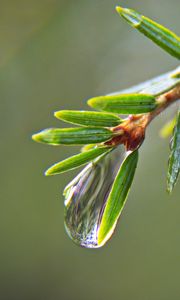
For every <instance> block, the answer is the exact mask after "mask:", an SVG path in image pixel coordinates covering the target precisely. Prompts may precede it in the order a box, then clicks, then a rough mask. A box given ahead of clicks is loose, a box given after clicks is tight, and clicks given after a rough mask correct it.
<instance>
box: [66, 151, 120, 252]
mask: <svg viewBox="0 0 180 300" xmlns="http://www.w3.org/2000/svg"><path fill="white" fill-rule="evenodd" d="M124 157H125V151H124V150H123V147H122V146H120V147H118V148H117V149H116V150H113V151H112V152H110V153H109V154H107V155H105V156H103V157H101V158H100V159H96V161H94V162H92V163H90V164H88V165H87V166H86V167H85V168H84V169H83V171H82V172H81V173H80V174H78V176H77V177H76V178H75V179H74V180H73V181H72V182H71V183H70V184H69V185H68V186H67V187H66V188H65V190H64V196H65V203H64V204H65V227H66V231H67V233H68V235H69V236H70V238H71V239H72V240H73V241H74V242H75V243H76V244H78V245H80V246H83V247H86V248H98V247H100V245H98V241H97V233H98V228H99V225H100V222H101V219H102V214H103V211H104V207H105V204H106V200H107V198H108V195H109V193H110V190H111V187H112V184H113V182H114V179H115V177H116V174H117V172H118V169H119V167H120V165H121V163H122V161H123V159H124Z"/></svg>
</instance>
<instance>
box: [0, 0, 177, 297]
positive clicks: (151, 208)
mask: <svg viewBox="0 0 180 300" xmlns="http://www.w3.org/2000/svg"><path fill="white" fill-rule="evenodd" d="M117 4H120V5H122V6H125V7H131V8H135V9H137V10H138V11H140V12H142V13H143V14H145V15H147V16H149V17H151V18H153V19H154V20H157V21H158V22H160V23H162V24H165V25H166V26H167V27H169V28H171V29H172V30H174V31H175V32H177V33H178V32H179V10H180V3H179V1H178V0H177V1H176V0H172V1H169V0H151V1H132V0H131V1H130V0H129V1H123V0H122V1H121V2H119V3H118V1H114V0H76V1H75V0H64V1H63V0H61V1H60V0H59V1H58V0H38V1H37V0H31V1H28V0H24V1H22V0H1V8H0V45H1V46H0V126H1V130H0V132H1V144H0V150H1V155H0V160H1V170H0V183H1V191H0V197H1V209H0V214H1V216H0V231H1V232H0V234H1V243H0V260H1V261H0V275H1V278H0V283H1V285H2V286H1V288H0V294H1V296H0V298H1V299H2V300H6V299H7V300H11V299H13V300H15V299H18V300H20V299H23V300H36V299H37V300H41V299H42V300H46V299H47V300H56V299H63V300H69V299H73V300H75V299H78V300H81V299H83V300H84V299H87V300H89V299H94V300H99V299H103V300H106V299H113V300H114V299H123V300H130V299H133V300H154V299H157V300H169V299H173V300H176V299H177V300H178V299H179V294H180V285H179V277H180V234H179V232H180V230H179V228H180V218H179V215H180V201H179V192H180V185H177V186H176V188H175V191H174V193H173V195H172V196H171V197H169V196H168V195H167V193H166V190H165V189H166V170H167V157H168V153H169V146H168V140H162V139H161V138H160V137H159V130H160V128H161V127H162V125H163V124H164V123H165V122H166V121H167V120H168V119H169V118H170V117H172V116H173V111H174V108H172V109H170V110H169V111H168V112H165V113H164V114H162V115H161V116H160V117H159V118H158V119H157V120H155V121H154V122H153V124H152V125H151V126H150V128H149V130H148V133H147V138H146V141H145V143H144V145H143V147H142V149H141V153H140V154H141V155H140V160H139V164H138V169H137V173H136V177H135V180H134V183H133V187H132V190H131V193H130V195H129V199H128V201H127V205H126V207H125V209H124V211H123V214H122V217H121V220H120V222H119V226H118V228H117V230H116V234H115V235H114V237H113V238H112V240H111V241H110V242H109V243H108V244H107V245H106V246H105V247H103V248H101V249H99V250H86V249H82V248H79V247H77V246H76V245H74V244H73V243H72V242H71V240H69V238H68V237H67V235H66V233H65V230H64V226H63V197H62V191H63V187H64V186H65V184H67V183H68V182H69V181H70V180H71V179H72V178H73V176H74V175H75V174H76V172H73V173H67V174H65V175H61V176H55V177H51V178H46V177H44V176H43V171H44V170H45V169H46V168H47V167H48V166H50V165H51V164H52V163H54V162H57V161H58V160H61V159H63V158H66V157H67V156H68V155H71V154H73V153H74V152H77V150H78V149H77V148H75V147H74V148H69V147H60V148H58V147H56V148H53V147H50V146H44V145H40V144H36V143H34V142H33V141H32V140H31V134H32V133H34V132H36V131H38V130H40V129H42V128H46V127H50V126H58V125H60V126H62V125H63V124H62V123H60V121H58V120H55V119H54V118H53V112H54V111H55V110H60V109H87V106H86V99H88V98H90V97H92V96H95V95H100V94H105V93H109V92H113V91H116V90H119V89H122V88H126V87H128V86H131V85H132V84H136V83H139V82H140V81H143V80H146V79H149V78H151V77H153V76H156V75H158V74H160V73H163V72H166V71H168V70H171V69H173V68H175V67H176V65H177V61H176V59H174V58H171V57H170V56H169V55H168V54H166V53H164V52H163V51H162V50H161V49H159V48H158V47H157V46H155V45H153V44H152V43H151V42H150V41H148V40H147V39H146V38H145V37H143V36H141V35H140V34H139V33H138V32H136V31H133V30H132V29H131V28H130V26H129V25H128V24H126V23H125V21H124V20H122V19H120V18H119V16H118V15H117V13H116V12H115V6H116V5H117Z"/></svg>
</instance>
